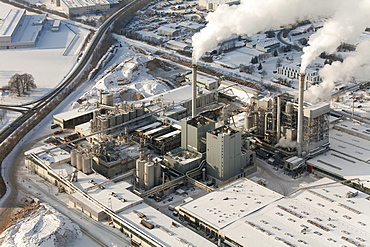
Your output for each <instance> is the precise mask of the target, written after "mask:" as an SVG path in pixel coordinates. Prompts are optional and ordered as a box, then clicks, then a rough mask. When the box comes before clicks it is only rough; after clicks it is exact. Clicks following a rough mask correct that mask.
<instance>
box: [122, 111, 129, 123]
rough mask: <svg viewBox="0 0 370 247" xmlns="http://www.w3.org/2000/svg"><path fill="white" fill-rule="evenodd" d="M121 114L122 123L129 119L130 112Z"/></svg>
mask: <svg viewBox="0 0 370 247" xmlns="http://www.w3.org/2000/svg"><path fill="white" fill-rule="evenodd" d="M122 116H123V123H126V122H127V121H129V120H130V114H129V113H128V112H125V113H123V114H122Z"/></svg>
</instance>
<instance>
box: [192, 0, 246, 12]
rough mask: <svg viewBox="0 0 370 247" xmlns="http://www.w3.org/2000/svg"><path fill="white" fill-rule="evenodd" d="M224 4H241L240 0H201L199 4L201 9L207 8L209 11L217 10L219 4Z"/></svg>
mask: <svg viewBox="0 0 370 247" xmlns="http://www.w3.org/2000/svg"><path fill="white" fill-rule="evenodd" d="M222 4H227V5H229V6H231V5H238V4H240V1H239V0H199V1H198V5H199V7H200V8H201V9H206V10H208V11H215V10H216V9H217V8H218V6H220V5H222Z"/></svg>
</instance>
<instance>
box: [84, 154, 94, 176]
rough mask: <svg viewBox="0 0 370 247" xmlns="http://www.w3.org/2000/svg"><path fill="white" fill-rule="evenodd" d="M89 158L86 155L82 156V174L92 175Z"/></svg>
mask: <svg viewBox="0 0 370 247" xmlns="http://www.w3.org/2000/svg"><path fill="white" fill-rule="evenodd" d="M91 162H92V160H91V158H90V157H89V156H88V155H82V172H83V173H85V174H90V173H92V170H91Z"/></svg>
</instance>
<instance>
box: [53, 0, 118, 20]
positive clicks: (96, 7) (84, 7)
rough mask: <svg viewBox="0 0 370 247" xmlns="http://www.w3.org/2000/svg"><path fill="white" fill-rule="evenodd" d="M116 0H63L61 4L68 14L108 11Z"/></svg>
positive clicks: (78, 14) (76, 14) (77, 14)
mask: <svg viewBox="0 0 370 247" xmlns="http://www.w3.org/2000/svg"><path fill="white" fill-rule="evenodd" d="M117 3H118V1H115V0H61V1H60V6H61V7H62V9H63V10H64V12H65V13H66V14H67V15H68V16H80V15H85V14H97V13H107V12H108V11H109V10H110V8H111V6H112V5H115V4H117Z"/></svg>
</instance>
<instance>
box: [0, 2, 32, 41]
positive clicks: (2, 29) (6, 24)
mask: <svg viewBox="0 0 370 247" xmlns="http://www.w3.org/2000/svg"><path fill="white" fill-rule="evenodd" d="M25 13H26V10H25V9H11V10H10V11H9V13H8V15H7V16H6V17H5V19H4V21H3V23H2V25H1V26H0V37H11V36H12V35H13V34H14V32H15V29H16V28H17V26H18V24H19V22H20V21H21V18H22V16H23V15H24V14H25Z"/></svg>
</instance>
